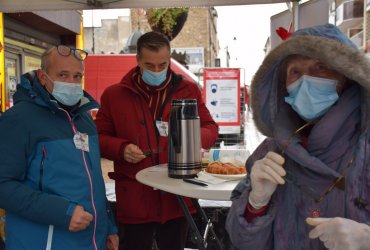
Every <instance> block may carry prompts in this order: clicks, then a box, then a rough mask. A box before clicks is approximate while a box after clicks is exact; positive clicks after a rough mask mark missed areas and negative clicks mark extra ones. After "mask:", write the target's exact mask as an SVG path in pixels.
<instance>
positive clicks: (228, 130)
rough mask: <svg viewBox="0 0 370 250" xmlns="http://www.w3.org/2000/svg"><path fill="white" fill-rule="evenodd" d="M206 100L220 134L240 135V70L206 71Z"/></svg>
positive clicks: (204, 73)
mask: <svg viewBox="0 0 370 250" xmlns="http://www.w3.org/2000/svg"><path fill="white" fill-rule="evenodd" d="M203 79H204V91H205V93H204V99H205V103H206V106H207V108H208V110H209V111H210V113H211V115H212V117H213V119H214V120H215V122H217V124H218V125H219V133H220V134H239V133H240V112H241V111H240V110H241V108H240V69H233V68H210V69H204V71H203Z"/></svg>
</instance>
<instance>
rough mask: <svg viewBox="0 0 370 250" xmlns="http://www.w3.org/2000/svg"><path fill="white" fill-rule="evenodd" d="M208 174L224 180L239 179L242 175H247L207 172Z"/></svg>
mask: <svg viewBox="0 0 370 250" xmlns="http://www.w3.org/2000/svg"><path fill="white" fill-rule="evenodd" d="M208 174H210V175H212V176H214V177H217V178H220V179H224V180H229V181H234V180H240V179H242V178H244V176H246V175H247V174H211V173H208Z"/></svg>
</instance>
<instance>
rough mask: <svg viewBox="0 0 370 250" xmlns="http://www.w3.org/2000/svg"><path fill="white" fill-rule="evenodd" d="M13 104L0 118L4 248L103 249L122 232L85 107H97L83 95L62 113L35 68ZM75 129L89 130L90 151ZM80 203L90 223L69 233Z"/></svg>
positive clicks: (94, 134)
mask: <svg viewBox="0 0 370 250" xmlns="http://www.w3.org/2000/svg"><path fill="white" fill-rule="evenodd" d="M14 103H15V105H14V106H13V107H12V108H11V109H9V110H8V111H6V112H5V113H4V115H2V116H1V117H0V207H2V208H5V210H6V211H7V216H6V247H7V249H9V250H12V249H14V250H21V249H27V250H29V249H53V250H54V249H63V250H65V249H69V250H70V249H76V250H77V249H78V250H83V249H106V247H105V245H106V237H107V235H109V234H113V233H116V231H117V230H116V227H115V226H114V221H113V217H112V216H110V215H109V213H110V210H109V209H108V206H107V202H106V201H107V200H106V196H105V186H104V181H103V177H102V172H101V164H100V153H99V144H98V136H97V131H96V128H95V124H94V122H93V120H92V119H91V117H90V115H89V114H88V113H87V112H86V111H88V110H90V109H92V108H96V107H97V106H98V104H97V103H96V102H95V101H94V100H93V99H92V98H91V97H90V96H89V95H88V94H87V93H85V94H84V97H83V98H82V100H81V103H80V105H79V106H78V107H76V108H75V109H73V110H71V111H70V112H67V111H65V110H63V109H62V108H61V107H60V106H59V105H58V104H57V102H55V101H53V100H51V99H50V96H49V94H48V93H47V91H46V90H45V89H44V88H43V87H42V86H41V84H40V83H39V81H38V79H37V77H36V74H35V72H30V73H28V74H25V75H23V76H22V78H21V83H20V84H18V85H17V91H16V93H15V94H14ZM76 131H78V132H81V133H86V134H88V144H89V151H88V152H87V151H82V150H80V149H77V148H76V147H75V145H74V142H73V137H74V135H75V133H76ZM77 204H78V205H81V206H82V207H83V208H84V209H85V211H87V212H89V213H90V214H92V215H93V221H92V222H91V223H90V225H89V226H88V227H87V228H86V230H83V231H79V232H70V231H69V230H68V227H69V223H70V219H71V216H72V213H73V211H74V208H75V206H76V205H77Z"/></svg>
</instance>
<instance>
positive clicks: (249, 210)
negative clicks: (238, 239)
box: [244, 202, 269, 222]
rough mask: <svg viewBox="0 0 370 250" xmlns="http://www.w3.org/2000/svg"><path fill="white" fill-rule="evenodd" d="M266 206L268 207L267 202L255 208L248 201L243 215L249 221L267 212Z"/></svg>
mask: <svg viewBox="0 0 370 250" xmlns="http://www.w3.org/2000/svg"><path fill="white" fill-rule="evenodd" d="M268 207H269V204H267V205H266V206H263V207H261V208H259V209H255V208H253V207H252V206H251V204H249V202H248V204H247V206H246V207H245V214H244V217H245V219H246V220H247V221H248V222H251V221H252V220H253V219H254V218H256V217H260V216H263V215H265V214H266V213H267V209H268Z"/></svg>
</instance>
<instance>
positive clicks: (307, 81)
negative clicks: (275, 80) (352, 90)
mask: <svg viewBox="0 0 370 250" xmlns="http://www.w3.org/2000/svg"><path fill="white" fill-rule="evenodd" d="M337 82H338V81H337V80H332V79H326V78H320V77H312V76H308V75H303V76H302V77H300V78H299V79H298V80H297V81H295V82H294V83H292V84H291V85H289V86H288V88H287V91H288V93H289V96H287V97H285V102H287V103H289V104H290V105H291V106H292V108H293V109H294V110H295V111H296V112H297V113H298V114H299V116H300V117H302V119H304V120H306V121H312V120H315V119H317V118H320V117H321V116H322V115H324V114H325V113H326V112H327V111H328V110H329V109H330V107H331V106H333V105H334V103H335V102H336V101H337V100H338V98H339V97H338V93H337V90H336V86H337Z"/></svg>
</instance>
